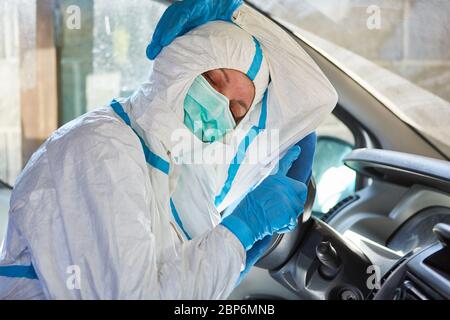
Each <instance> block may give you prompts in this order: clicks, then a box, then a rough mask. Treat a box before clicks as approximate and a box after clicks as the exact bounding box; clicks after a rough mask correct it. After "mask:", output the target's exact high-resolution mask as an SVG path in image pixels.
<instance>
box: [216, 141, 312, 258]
mask: <svg viewBox="0 0 450 320" xmlns="http://www.w3.org/2000/svg"><path fill="white" fill-rule="evenodd" d="M300 151H301V149H300V147H298V146H294V147H293V148H291V149H290V150H289V151H288V152H287V154H286V156H285V157H284V158H283V159H282V160H281V161H280V163H279V166H278V172H277V173H276V174H274V175H270V176H269V177H267V178H266V179H265V180H264V181H263V182H262V183H261V184H260V185H259V186H258V187H257V188H256V189H255V190H253V191H252V192H250V193H249V194H248V195H246V196H245V198H244V199H243V200H242V201H241V202H240V203H239V205H238V206H237V207H236V209H235V210H234V211H233V213H232V214H230V215H229V216H227V217H226V218H224V219H223V220H222V222H221V224H222V225H223V226H225V227H226V228H228V229H229V230H230V231H231V232H232V233H234V234H235V235H236V237H237V238H238V239H239V240H240V242H241V243H242V245H243V246H244V248H245V250H246V251H248V250H249V249H250V248H251V247H252V246H253V244H254V243H255V242H256V241H258V240H261V239H263V238H264V237H266V236H268V235H272V234H274V233H277V232H280V230H282V231H288V230H293V229H295V227H296V226H297V219H298V216H299V215H300V214H301V213H302V212H303V206H304V205H305V201H306V194H307V187H306V185H305V184H304V183H302V182H299V181H297V180H294V179H292V178H289V177H287V176H286V174H287V172H288V171H289V169H290V168H291V166H292V163H293V162H294V161H295V160H297V158H298V157H299V155H300Z"/></svg>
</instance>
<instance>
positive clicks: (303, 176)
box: [287, 132, 317, 185]
mask: <svg viewBox="0 0 450 320" xmlns="http://www.w3.org/2000/svg"><path fill="white" fill-rule="evenodd" d="M316 144H317V135H316V133H315V132H313V133H311V134H309V135H307V136H306V137H305V138H303V139H302V140H301V141H300V142H298V143H297V144H296V145H297V146H299V147H300V148H301V149H302V154H301V156H300V157H299V158H298V159H297V160H296V161H295V162H294V163H293V164H292V167H291V169H290V170H289V172H288V174H287V176H288V177H291V178H292V179H295V180H297V181H301V182H303V183H304V184H306V185H307V184H308V183H309V179H311V174H312V165H313V160H314V153H315V152H316Z"/></svg>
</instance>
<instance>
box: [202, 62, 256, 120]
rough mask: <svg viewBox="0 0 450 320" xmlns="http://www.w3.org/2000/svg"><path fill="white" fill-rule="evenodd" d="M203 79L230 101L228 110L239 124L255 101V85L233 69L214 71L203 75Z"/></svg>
mask: <svg viewBox="0 0 450 320" xmlns="http://www.w3.org/2000/svg"><path fill="white" fill-rule="evenodd" d="M203 76H204V77H205V79H206V80H207V81H208V82H209V84H210V85H211V86H212V87H213V88H214V89H216V90H217V91H218V92H220V93H221V94H223V95H224V96H226V97H227V98H228V99H229V100H230V110H231V113H232V114H233V117H234V120H235V121H236V123H239V122H240V121H241V120H242V119H243V118H244V117H245V115H246V114H247V112H248V110H249V109H250V107H251V105H252V103H253V99H255V85H254V84H253V81H251V80H250V79H249V78H248V77H247V75H245V74H244V73H242V72H240V71H237V70H233V69H214V70H210V71H207V72H205V73H203Z"/></svg>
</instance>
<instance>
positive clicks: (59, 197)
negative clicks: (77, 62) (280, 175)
mask: <svg viewBox="0 0 450 320" xmlns="http://www.w3.org/2000/svg"><path fill="white" fill-rule="evenodd" d="M234 22H235V23H236V24H237V25H238V26H239V27H238V26H236V25H233V24H231V23H227V22H211V23H208V24H206V25H204V26H202V27H199V28H197V29H195V30H193V31H191V32H189V33H187V34H186V35H184V36H182V37H179V38H177V39H176V40H175V41H174V42H173V43H172V44H171V45H170V46H168V47H167V48H165V49H164V50H163V51H162V52H161V54H160V56H159V57H158V58H157V59H156V60H155V63H154V66H153V71H152V73H151V76H150V81H149V82H148V83H146V84H144V85H143V86H142V87H141V88H140V89H139V90H138V91H137V92H136V93H135V94H134V95H133V96H131V97H130V98H128V99H123V100H118V101H113V102H112V103H111V105H108V106H106V107H103V108H99V109H96V110H94V111H92V112H89V113H87V114H85V115H83V116H81V117H79V118H77V119H75V120H74V121H72V122H70V123H68V124H66V125H65V126H63V127H62V128H60V129H59V130H58V131H56V132H55V133H54V134H53V135H52V136H51V137H50V138H49V139H48V140H47V141H46V142H45V143H44V144H43V145H42V147H41V148H40V149H39V150H38V151H37V152H36V153H35V154H34V155H33V157H32V158H31V159H30V161H29V163H28V164H27V166H26V168H25V169H24V171H23V172H22V174H21V175H20V177H19V178H18V180H17V183H16V186H15V189H14V191H13V195H12V199H11V208H10V212H9V224H8V230H7V235H6V238H5V241H4V242H3V245H2V251H1V257H0V298H2V299H4V298H10V299H28V298H30V299H31V298H35V299H39V298H47V299H142V298H143V299H160V298H167V299H223V298H226V297H227V296H228V295H229V294H230V292H231V291H232V289H233V288H234V286H235V283H236V281H237V279H238V277H239V274H240V271H241V270H242V268H243V266H244V265H245V258H246V253H245V251H244V249H243V247H242V245H241V243H240V242H239V240H238V239H237V238H236V237H235V236H234V235H233V234H232V233H231V232H230V231H229V230H228V229H226V228H225V227H223V226H221V225H219V226H218V223H219V222H220V212H221V211H223V210H224V209H225V208H227V207H228V206H229V205H230V204H232V203H234V202H235V201H237V200H238V199H240V198H241V197H242V196H243V195H244V194H245V193H246V192H248V190H250V189H251V188H253V187H254V186H255V185H257V184H258V183H259V182H260V181H261V180H262V179H263V178H264V177H266V176H267V175H268V174H269V173H270V172H271V171H272V170H273V168H274V167H275V165H276V163H277V160H278V157H279V156H280V155H282V154H283V153H284V152H286V150H288V148H290V147H291V146H293V145H294V144H295V143H296V142H298V141H300V140H301V139H302V138H303V137H305V136H306V135H307V134H309V133H310V132H312V131H313V130H315V129H316V127H317V126H318V125H319V123H320V122H321V121H322V120H323V119H324V117H325V116H326V115H328V114H329V113H330V112H331V110H332V109H333V108H334V106H335V104H336V102H337V95H336V92H335V90H334V89H333V87H332V86H331V84H330V83H329V81H328V80H327V79H326V77H325V76H324V75H323V73H322V72H321V71H320V69H319V68H318V66H317V65H316V64H315V63H314V62H313V61H312V60H311V58H310V57H309V56H308V55H307V54H306V53H305V52H304V50H303V49H302V48H301V47H300V46H299V45H298V44H297V43H296V42H295V40H293V39H292V38H290V36H289V35H288V34H286V33H285V32H284V31H283V30H282V29H281V28H279V27H278V26H276V25H275V24H274V23H272V22H271V21H270V20H268V19H267V18H265V17H264V16H262V15H261V14H259V13H258V12H256V11H255V10H253V9H251V8H250V7H248V6H246V5H244V6H241V7H240V8H239V9H238V10H237V11H236V12H235V14H234ZM252 36H253V37H254V38H252ZM256 40H257V41H256ZM217 68H230V69H236V70H240V71H242V72H244V73H247V74H248V75H249V77H250V78H251V79H253V81H254V84H255V89H256V97H255V103H254V105H253V106H252V107H251V110H250V111H249V113H248V114H247V116H246V117H245V118H244V119H243V120H242V121H241V122H240V123H239V125H238V128H237V130H235V131H233V132H231V133H229V134H228V135H227V136H226V137H225V139H224V140H223V141H218V142H214V143H212V144H209V145H206V144H203V143H202V142H201V141H200V140H198V139H197V138H196V137H195V136H194V135H193V134H192V133H191V132H189V131H188V129H187V128H186V127H185V126H184V124H183V116H184V114H183V101H184V97H185V96H186V93H187V91H188V89H189V88H190V85H191V84H192V82H193V81H194V79H195V78H196V77H197V76H198V75H199V74H202V73H203V72H205V71H208V70H212V69H217ZM269 70H270V78H271V82H270V84H269V86H268V88H267V84H268V83H269ZM272 130H275V131H276V132H279V134H278V136H277V139H278V140H277V141H278V142H279V144H277V146H276V147H275V148H272V147H271V148H269V151H268V152H267V153H266V154H265V155H264V156H262V157H260V158H259V162H258V163H256V164H255V163H250V162H249V163H246V162H245V160H246V159H247V158H249V157H250V156H251V155H252V154H254V153H255V152H257V151H258V150H257V148H256V146H257V145H258V143H262V144H264V143H267V140H268V139H269V138H268V136H269V134H268V133H269V132H271V131H272ZM180 132H183V135H184V134H185V132H188V135H189V137H190V138H191V139H193V141H194V147H192V146H191V145H190V144H186V143H184V142H182V143H180V139H178V138H177V137H178V134H179V133H180ZM195 150H201V151H200V152H201V154H204V153H205V152H206V153H207V154H211V150H212V153H214V152H216V151H217V152H219V153H220V152H221V151H223V150H226V153H227V154H230V155H229V156H227V157H226V161H224V162H220V161H212V162H208V164H205V163H200V164H198V163H197V164H195V165H192V164H187V163H186V161H185V160H186V159H188V158H189V155H191V154H193V153H195V152H196V151H195ZM193 151H195V152H193ZM2 267H3V270H7V271H6V272H3V275H2V273H1V272H2V271H1V268H2ZM36 278H37V279H36Z"/></svg>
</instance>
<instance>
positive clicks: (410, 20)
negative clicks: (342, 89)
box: [250, 0, 450, 155]
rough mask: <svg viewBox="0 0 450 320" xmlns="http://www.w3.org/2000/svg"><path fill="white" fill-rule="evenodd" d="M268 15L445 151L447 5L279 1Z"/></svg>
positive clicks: (449, 109) (389, 0)
mask: <svg viewBox="0 0 450 320" xmlns="http://www.w3.org/2000/svg"><path fill="white" fill-rule="evenodd" d="M250 3H252V4H253V5H255V6H256V7H257V8H259V9H261V10H262V11H264V12H266V13H268V14H269V15H270V16H271V17H272V18H274V19H275V20H276V21H278V22H279V23H281V24H282V25H284V26H285V27H286V28H287V29H289V30H291V31H292V32H293V33H294V34H295V35H296V36H298V37H299V38H300V39H301V40H303V41H304V42H306V43H307V44H308V45H310V46H312V47H313V48H314V49H316V50H318V51H319V52H320V53H321V54H323V55H324V56H325V57H326V58H327V59H329V60H330V61H331V62H333V63H334V64H335V65H336V66H338V67H339V68H340V69H341V70H343V71H344V72H346V73H347V74H349V75H350V76H351V77H352V78H353V79H355V80H356V81H358V82H359V83H360V84H361V85H363V86H364V87H365V88H366V89H367V90H368V91H369V92H371V94H373V95H374V96H375V97H376V98H377V99H378V100H380V101H381V102H382V103H383V104H384V105H385V106H387V107H388V108H389V109H390V110H391V111H392V112H393V113H394V114H396V115H397V116H398V117H399V118H400V119H402V120H403V121H405V122H406V123H408V124H409V125H411V126H413V127H414V128H416V129H417V130H418V131H420V132H421V133H422V134H423V135H424V136H425V137H426V138H428V139H429V141H430V142H432V143H433V144H434V145H435V146H436V147H438V148H440V149H441V151H443V152H444V153H446V154H447V155H448V154H449V150H450V139H449V138H450V129H449V128H450V127H449V125H448V123H447V122H448V119H450V1H439V0H438V1H419V0H383V1H381V0H379V1H377V0H376V1H358V0H343V1H330V0H277V1H256V0H251V1H250Z"/></svg>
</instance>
